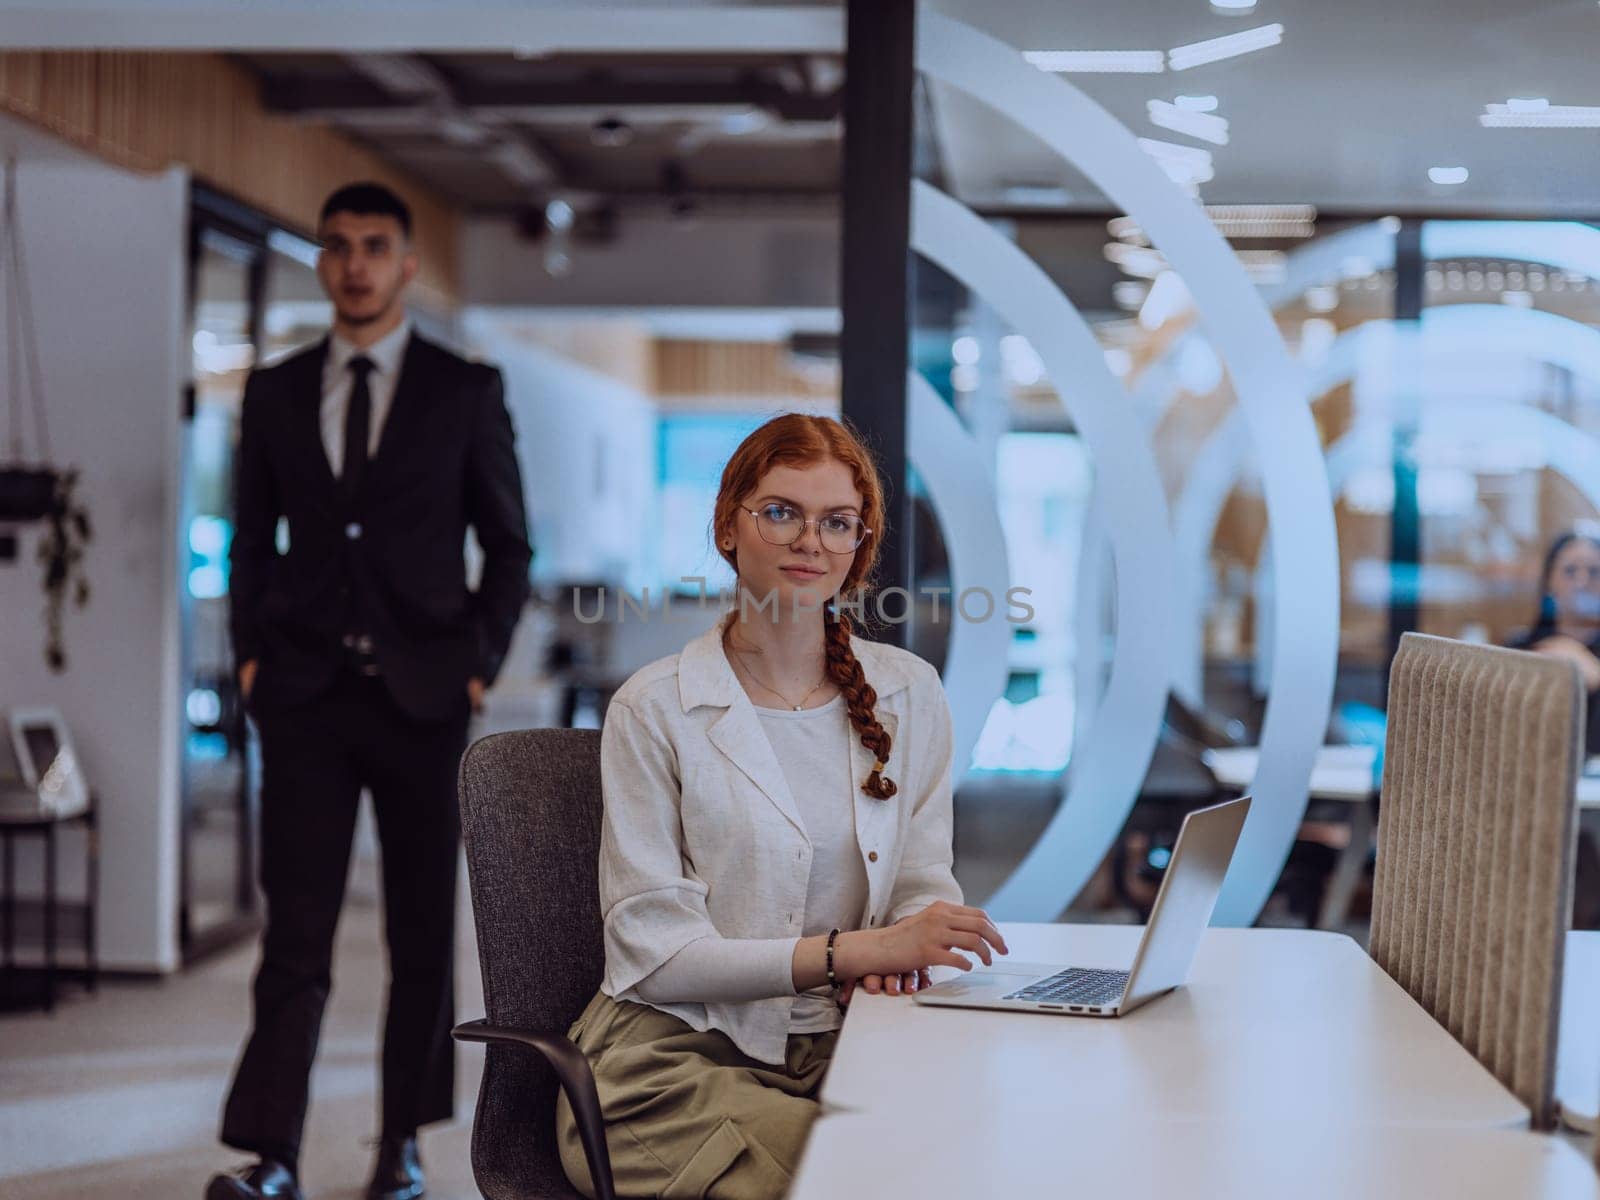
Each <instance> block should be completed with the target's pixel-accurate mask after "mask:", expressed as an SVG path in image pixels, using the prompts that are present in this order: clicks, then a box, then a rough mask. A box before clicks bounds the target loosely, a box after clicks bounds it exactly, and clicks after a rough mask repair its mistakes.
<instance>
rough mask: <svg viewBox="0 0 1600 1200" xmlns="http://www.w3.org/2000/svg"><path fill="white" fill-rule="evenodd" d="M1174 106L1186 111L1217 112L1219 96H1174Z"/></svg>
mask: <svg viewBox="0 0 1600 1200" xmlns="http://www.w3.org/2000/svg"><path fill="white" fill-rule="evenodd" d="M1172 104H1173V107H1174V108H1181V109H1183V110H1184V111H1186V112H1201V113H1207V112H1216V111H1217V98H1216V97H1215V96H1174V97H1173V98H1172Z"/></svg>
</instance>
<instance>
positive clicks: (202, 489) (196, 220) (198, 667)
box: [177, 188, 327, 961]
mask: <svg viewBox="0 0 1600 1200" xmlns="http://www.w3.org/2000/svg"><path fill="white" fill-rule="evenodd" d="M189 246H190V262H189V280H190V292H189V306H190V377H189V380H190V381H189V386H188V389H187V394H186V397H185V408H184V417H185V420H184V426H183V450H182V460H181V471H182V481H181V486H180V493H179V494H180V511H179V528H178V531H177V532H178V538H179V544H180V559H179V561H180V563H181V564H182V575H183V577H182V579H181V580H180V584H179V596H180V598H181V604H180V630H181V633H180V637H181V647H182V650H181V661H180V670H181V672H182V679H183V687H182V689H181V692H180V695H181V697H182V703H183V720H182V723H181V726H180V728H181V730H182V733H181V737H182V744H181V747H180V758H179V761H180V764H181V773H180V781H181V782H180V789H181V806H180V812H181V829H182V853H181V863H182V866H181V898H180V907H179V922H180V924H179V940H180V945H181V946H182V948H183V954H184V957H185V960H186V961H192V960H193V959H194V958H196V957H199V956H202V955H204V954H207V953H210V952H212V951H214V950H217V949H219V948H221V947H223V946H226V945H229V944H231V943H232V942H234V941H236V940H237V939H238V938H240V937H242V936H245V935H247V934H249V933H250V932H252V931H253V930H254V929H255V927H256V925H257V922H258V919H259V918H258V911H257V899H256V884H255V856H256V848H255V828H256V821H255V815H256V796H257V792H258V788H259V769H258V767H257V765H256V764H257V762H258V757H257V754H256V752H255V747H254V741H253V734H252V731H251V729H250V725H249V722H248V721H247V720H246V719H245V716H244V710H243V706H242V704H241V702H240V696H239V688H238V676H237V671H236V666H235V663H234V661H233V648H232V644H231V641H230V638H229V634H228V548H229V545H230V543H231V541H232V537H233V470H234V462H233V455H234V447H235V445H236V443H237V441H238V425H239V406H240V401H241V398H242V395H243V391H244V382H245V378H246V376H247V375H248V373H249V371H250V369H251V368H252V367H253V366H255V364H256V363H257V362H258V361H263V360H269V359H271V358H275V357H278V356H279V355H281V354H283V353H286V352H288V351H289V350H292V349H293V348H295V347H296V346H299V345H302V344H304V343H305V342H308V341H310V340H312V339H313V338H315V337H318V336H320V335H321V332H322V330H323V329H325V328H326V325H327V304H326V302H325V301H324V300H322V298H321V294H320V292H319V291H318V288H317V285H316V276H315V269H314V265H315V256H316V247H315V246H314V245H313V244H312V243H310V242H308V241H306V240H305V239H303V238H300V237H298V236H296V235H294V234H293V233H291V232H289V231H287V230H284V229H281V228H278V227H276V226H275V225H273V224H272V223H271V222H269V221H267V220H266V219H265V218H263V217H261V216H260V215H259V214H257V213H254V212H252V211H250V210H248V209H244V208H242V207H241V206H239V205H236V204H233V203H232V202H230V201H228V200H227V199H226V198H224V197H220V196H217V195H215V194H214V193H211V192H208V191H206V190H204V189H201V188H196V189H195V191H194V194H193V197H192V202H191V216H190V238H189Z"/></svg>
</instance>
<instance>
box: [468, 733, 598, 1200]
mask: <svg viewBox="0 0 1600 1200" xmlns="http://www.w3.org/2000/svg"><path fill="white" fill-rule="evenodd" d="M460 794H461V831H462V838H463V840H464V842H465V843H466V850H467V872H468V877H469V878H470V880H471V884H472V911H473V918H474V922H475V924H476V926H477V930H478V957H479V961H480V963H481V966H482V971H483V997H484V1006H485V1008H486V1009H487V1010H488V1019H487V1020H483V1021H470V1022H468V1023H467V1024H465V1025H460V1026H457V1028H456V1029H455V1030H454V1035H455V1036H456V1037H457V1038H458V1039H460V1040H461V1041H469V1042H484V1043H487V1044H488V1047H489V1050H488V1058H487V1061H486V1062H485V1064H484V1072H483V1084H482V1086H481V1087H480V1089H479V1091H478V1111H477V1114H476V1116H475V1118H474V1120H473V1123H472V1173H473V1177H474V1179H476V1180H477V1184H478V1188H479V1190H480V1191H482V1193H483V1194H484V1196H485V1197H487V1198H488V1200H528V1198H531V1197H563V1198H568V1197H579V1196H580V1195H581V1193H579V1192H578V1191H576V1190H575V1189H574V1188H573V1187H572V1185H571V1184H570V1183H569V1182H568V1181H567V1177H566V1173H565V1172H564V1171H563V1170H562V1169H561V1159H560V1156H559V1154H558V1152H557V1150H556V1141H555V1121H556V1116H555V1114H556V1096H557V1092H556V1089H557V1087H558V1086H559V1087H560V1088H561V1089H562V1090H564V1091H565V1092H566V1094H567V1102H568V1103H569V1104H571V1106H572V1111H573V1115H574V1116H575V1117H576V1118H577V1123H578V1131H579V1133H580V1134H581V1135H582V1137H583V1148H584V1153H585V1155H586V1157H587V1159H588V1163H589V1174H590V1177H591V1178H592V1179H593V1180H594V1184H595V1196H596V1197H597V1198H598V1200H612V1197H613V1195H614V1192H613V1187H612V1180H611V1158H610V1155H609V1154H608V1153H607V1151H606V1141H605V1126H604V1124H603V1122H602V1121H601V1117H600V1100H599V1097H598V1095H597V1094H596V1091H595V1084H594V1076H593V1074H592V1073H591V1072H590V1070H589V1063H588V1061H587V1060H586V1059H585V1058H584V1056H583V1053H582V1052H581V1051H580V1050H579V1049H578V1048H577V1047H576V1046H574V1045H573V1044H572V1042H571V1041H570V1040H568V1038H567V1036H566V1031H567V1029H568V1028H569V1027H570V1026H571V1025H572V1022H573V1021H575V1020H577V1018H578V1015H579V1014H580V1013H581V1012H582V1011H583V1009H584V1006H585V1005H587V1004H588V1002H589V999H590V998H591V997H592V996H593V995H594V993H595V990H596V989H597V988H598V987H599V986H600V978H601V975H602V973H603V971H604V968H605V950H604V946H603V943H602V939H601V925H600V898H599V886H598V881H597V878H596V873H597V870H598V866H597V864H598V859H599V853H600V809H601V804H600V735H599V733H598V732H596V731H594V730H584V729H537V730H530V731H528V732H524V733H502V734H497V735H495V736H493V737H487V738H484V739H483V740H482V741H479V742H476V743H474V744H473V745H472V746H471V747H470V748H469V749H468V750H467V753H466V755H465V756H464V757H463V758H462V760H461V774H460Z"/></svg>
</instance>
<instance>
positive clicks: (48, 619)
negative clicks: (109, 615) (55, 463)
mask: <svg viewBox="0 0 1600 1200" xmlns="http://www.w3.org/2000/svg"><path fill="white" fill-rule="evenodd" d="M55 485H56V487H55V495H54V496H53V498H52V502H51V506H50V511H49V512H48V513H47V514H46V515H45V532H44V537H43V538H42V539H41V540H40V542H39V565H40V567H41V568H43V572H44V661H45V663H46V664H47V665H48V666H49V667H50V669H51V670H52V671H65V670H66V669H67V651H66V647H65V645H64V643H63V641H62V636H61V614H62V611H63V610H64V609H65V608H66V605H67V599H68V597H69V596H70V597H71V599H72V603H73V604H74V605H75V606H76V607H78V608H82V607H83V606H84V605H86V604H88V603H89V578H88V576H87V575H85V574H84V571H83V548H84V546H85V545H87V544H88V541H89V539H90V537H91V536H92V534H91V532H90V529H89V511H88V509H86V508H84V507H83V504H82V502H81V501H80V500H79V499H78V496H77V489H78V473H77V472H76V471H62V472H61V473H60V474H59V475H55Z"/></svg>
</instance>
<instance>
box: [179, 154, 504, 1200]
mask: <svg viewBox="0 0 1600 1200" xmlns="http://www.w3.org/2000/svg"><path fill="white" fill-rule="evenodd" d="M318 233H319V237H320V240H321V243H322V253H321V255H320V257H319V259H318V263H317V274H318V277H319V279H320V280H321V283H322V286H323V288H324V290H325V291H326V292H327V294H328V297H329V298H330V299H331V300H332V301H333V305H334V312H335V318H334V323H333V330H332V333H331V335H330V336H329V337H328V338H325V339H324V340H322V341H320V342H318V343H317V344H316V345H314V346H312V347H311V348H310V349H308V350H304V351H302V352H300V353H299V354H296V355H294V356H293V357H291V358H289V359H287V360H286V361H284V362H282V363H279V364H278V365H275V366H272V367H268V368H265V369H262V370H257V371H254V372H252V373H251V375H250V379H249V382H248V383H247V384H246V385H245V393H244V406H243V417H242V428H241V433H240V438H239V449H238V460H237V471H236V478H237V496H236V501H237V504H236V510H237V511H236V529H235V532H234V538H233V547H232V551H231V559H230V562H231V567H232V579H231V586H230V591H231V595H232V604H233V609H232V623H233V643H234V653H235V659H236V661H237V662H238V663H239V680H240V687H241V689H242V691H243V693H244V696H245V700H246V703H247V705H248V706H249V709H250V712H251V714H252V715H253V716H254V718H255V721H256V725H257V729H258V730H259V732H260V736H261V750H262V798H261V886H262V889H263V891H264V892H265V894H266V901H267V922H266V932H265V934H264V935H263V940H262V954H261V964H260V968H259V971H258V973H257V975H256V979H255V988H254V999H255V1010H254V1027H253V1029H252V1032H251V1034H250V1040H249V1042H248V1043H247V1045H246V1047H245V1050H244V1055H243V1058H242V1059H241V1061H240V1063H239V1068H238V1072H237V1074H236V1075H235V1077H234V1081H233V1088H232V1090H231V1092H230V1094H229V1096H228V1101H227V1106H226V1109H225V1111H224V1115H223V1124H222V1140H223V1141H224V1142H225V1143H227V1144H228V1145H230V1146H233V1147H235V1148H237V1149H240V1150H244V1151H247V1152H250V1153H252V1154H254V1155H256V1156H258V1159H259V1161H257V1162H255V1163H252V1164H251V1165H250V1166H248V1167H246V1168H243V1169H241V1170H240V1171H238V1172H236V1173H234V1174H231V1175H218V1176H216V1177H215V1178H214V1179H212V1181H211V1183H210V1185H209V1186H208V1189H207V1193H206V1195H207V1198H208V1200H238V1198H241V1197H243V1198H253V1197H261V1196H286V1197H295V1198H298V1197H299V1196H300V1190H299V1183H298V1159H299V1152H300V1136H301V1129H302V1126H303V1125H304V1122H305V1114H306V1104H307V1089H308V1081H309V1076H310V1072H311V1064H312V1059H313V1057H314V1056H315V1053H316V1046H317V1036H318V1031H319V1028H320V1026H321V1022H322V1012H323V1007H324V1005H325V1004H326V1002H327V998H328V991H329V987H330V980H331V963H332V957H333V940H334V929H335V926H336V924H337V921H338V917H339V909H340V906H341V903H342V901H343V896H344V886H345V876H346V873H347V870H348V867H349V859H350V847H351V841H352V837H353V833H354V829H355V823H356V811H357V805H358V802H359V798H360V793H361V791H362V789H363V788H366V789H369V790H370V791H371V793H372V799H373V807H374V811H375V813H376V816H377V826H378V836H379V840H380V843H381V847H382V857H383V892H384V916H385V921H384V930H385V935H386V937H387V941H388V950H389V976H390V980H389V1002H388V1014H387V1017H386V1020H385V1024H384V1036H383V1100H382V1128H381V1139H380V1144H379V1150H378V1156H377V1163H376V1165H375V1168H374V1172H373V1177H372V1182H371V1185H370V1186H369V1188H368V1193H367V1194H368V1196H369V1197H371V1198H372V1200H412V1198H414V1197H417V1196H420V1195H422V1194H423V1177H422V1170H421V1165H420V1162H419V1160H418V1156H417V1146H416V1134H417V1130H418V1128H419V1127H420V1126H422V1125H426V1124H428V1123H430V1122H433V1121H440V1120H445V1119H448V1118H449V1117H450V1116H451V1115H452V1109H453V1105H452V1100H453V1091H454V1067H455V1055H454V1049H453V1046H452V1044H451V1041H450V1028H451V1025H452V1023H453V1020H454V995H453V993H454V977H453V971H452V965H453V954H454V937H455V903H456V859H457V845H458V841H459V837H460V830H459V825H458V816H457V808H456V790H455V783H456V768H457V765H458V763H459V761H460V757H461V753H462V751H463V749H464V748H465V746H466V736H467V721H468V717H469V714H470V712H471V711H472V710H473V709H474V708H476V707H477V706H478V705H479V704H480V702H481V698H482V695H483V689H484V688H485V687H486V686H487V685H488V684H490V683H492V682H493V680H494V677H495V674H496V672H497V671H498V670H499V666H500V662H501V660H502V658H503V657H504V656H505V652H506V649H507V646H508V645H509V643H510V640H511V633H512V630H513V628H514V627H515V626H516V623H517V619H518V616H519V614H520V613H521V610H522V606H523V603H524V601H525V600H526V598H527V593H528V563H529V561H530V559H531V557H532V550H531V549H530V547H529V544H528V535H527V522H526V518H525V516H524V512H523V499H522V479H521V476H520V473H519V472H518V469H517V459H516V453H515V449H514V446H513V434H512V428H511V419H510V416H509V414H508V413H507V411H506V406H505V401H504V397H503V392H502V384H501V378H500V373H499V372H498V371H497V370H495V369H494V368H492V367H488V366H483V365H479V364H476V363H470V362H467V361H465V360H464V359H461V358H458V357H457V356H456V355H454V354H452V353H450V352H449V351H447V350H445V349H443V348H442V347H440V346H437V345H435V344H434V343H432V342H430V341H427V340H426V339H424V338H422V337H419V336H418V335H417V334H415V333H413V332H412V331H411V327H410V322H409V320H408V319H407V316H406V311H405V307H404V304H403V301H402V297H403V294H404V291H405V288H406V285H407V284H408V283H410V281H411V279H412V277H413V276H414V275H415V274H416V270H417V257H416V254H415V253H414V251H413V250H412V247H411V240H410V238H411V217H410V213H409V212H408V210H407V209H406V206H405V204H404V203H403V202H402V201H401V200H400V199H399V197H397V196H396V195H394V193H393V192H391V191H389V190H388V189H387V188H384V187H381V186H379V185H376V184H355V185H352V186H350V187H347V188H343V189H341V190H340V191H338V192H336V193H334V195H333V196H331V197H330V198H329V199H328V201H327V203H326V204H325V205H324V207H323V211H322V216H321V220H320V223H319V230H318ZM469 526H470V527H471V528H472V530H473V531H474V533H475V534H476V537H477V541H478V544H479V545H480V546H481V547H482V550H483V563H482V573H481V576H480V579H479V582H478V585H477V588H476V590H474V589H472V588H470V587H469V586H468V582H467V578H466V568H465V561H464V549H465V545H466V533H467V529H468V527H469ZM280 530H282V532H284V533H286V534H287V537H286V539H284V540H280V538H281V536H282V534H281V533H280Z"/></svg>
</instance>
